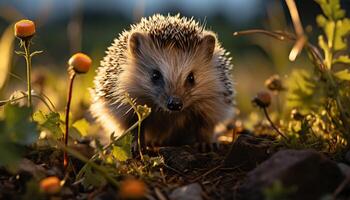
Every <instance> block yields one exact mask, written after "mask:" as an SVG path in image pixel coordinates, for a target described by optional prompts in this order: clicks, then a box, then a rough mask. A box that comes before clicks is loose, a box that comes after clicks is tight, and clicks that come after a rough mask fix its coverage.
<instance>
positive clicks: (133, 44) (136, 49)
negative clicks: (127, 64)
mask: <svg viewBox="0 0 350 200" xmlns="http://www.w3.org/2000/svg"><path fill="white" fill-rule="evenodd" d="M147 40H148V39H147V36H146V35H145V34H143V33H140V32H133V33H132V34H131V35H130V37H129V50H130V53H131V54H132V55H133V56H135V57H138V56H141V55H142V52H143V51H142V49H143V48H145V47H146V44H147Z"/></svg>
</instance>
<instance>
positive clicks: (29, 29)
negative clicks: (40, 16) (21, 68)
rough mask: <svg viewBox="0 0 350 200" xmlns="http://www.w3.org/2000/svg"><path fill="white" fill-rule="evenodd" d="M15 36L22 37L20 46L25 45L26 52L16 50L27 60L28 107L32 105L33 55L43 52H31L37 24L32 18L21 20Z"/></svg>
mask: <svg viewBox="0 0 350 200" xmlns="http://www.w3.org/2000/svg"><path fill="white" fill-rule="evenodd" d="M14 30H15V36H16V37H17V38H19V39H20V46H21V47H23V49H24V52H22V51H18V52H16V53H17V54H19V55H22V56H23V57H24V58H25V60H26V65H27V92H28V107H32V82H31V80H32V79H31V71H32V57H33V56H34V55H35V54H38V53H41V52H42V51H34V52H33V53H31V52H30V45H31V42H32V37H33V36H34V34H35V24H34V22H33V21H30V20H20V21H18V22H17V23H16V24H15V26H14Z"/></svg>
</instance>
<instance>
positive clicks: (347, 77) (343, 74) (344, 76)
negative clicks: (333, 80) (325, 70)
mask: <svg viewBox="0 0 350 200" xmlns="http://www.w3.org/2000/svg"><path fill="white" fill-rule="evenodd" d="M334 76H335V77H337V78H338V79H340V80H344V81H350V73H349V70H348V69H344V70H341V71H339V72H336V73H334Z"/></svg>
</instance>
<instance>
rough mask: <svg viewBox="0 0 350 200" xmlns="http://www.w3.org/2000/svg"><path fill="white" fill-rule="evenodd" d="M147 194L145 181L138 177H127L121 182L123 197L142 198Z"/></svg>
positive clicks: (120, 191) (121, 194) (120, 193)
mask: <svg viewBox="0 0 350 200" xmlns="http://www.w3.org/2000/svg"><path fill="white" fill-rule="evenodd" d="M145 194H146V185H145V183H144V182H142V181H140V180H136V179H126V180H125V181H123V182H122V183H121V184H120V189H119V195H120V197H121V198H123V199H141V198H142V197H144V196H145Z"/></svg>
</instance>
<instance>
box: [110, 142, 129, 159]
mask: <svg viewBox="0 0 350 200" xmlns="http://www.w3.org/2000/svg"><path fill="white" fill-rule="evenodd" d="M112 155H113V157H114V158H115V159H117V160H118V161H122V162H123V161H126V160H128V159H129V158H131V155H128V152H127V151H125V149H123V148H122V147H118V146H113V149H112Z"/></svg>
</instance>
